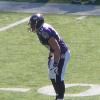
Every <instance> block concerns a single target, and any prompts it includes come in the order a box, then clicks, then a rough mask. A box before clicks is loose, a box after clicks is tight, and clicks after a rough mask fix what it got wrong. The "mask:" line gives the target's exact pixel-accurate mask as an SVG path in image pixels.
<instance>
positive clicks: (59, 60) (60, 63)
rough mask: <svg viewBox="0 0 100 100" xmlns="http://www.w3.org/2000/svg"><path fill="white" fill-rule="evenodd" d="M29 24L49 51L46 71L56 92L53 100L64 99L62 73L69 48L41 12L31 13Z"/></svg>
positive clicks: (63, 72) (68, 57)
mask: <svg viewBox="0 0 100 100" xmlns="http://www.w3.org/2000/svg"><path fill="white" fill-rule="evenodd" d="M29 25H30V29H31V31H32V32H35V33H36V34H37V36H38V38H39V40H40V43H41V44H42V45H44V46H46V47H47V48H48V50H49V51H50V53H49V57H48V58H49V59H48V73H49V78H50V80H51V82H52V85H53V87H54V90H55V92H56V99H55V100H64V93H65V84H64V74H65V69H66V66H67V64H68V61H69V59H70V50H69V48H68V47H67V45H66V44H65V43H64V41H63V40H62V39H61V37H60V36H59V34H58V32H57V31H56V30H55V29H54V28H53V27H52V26H51V25H49V24H47V23H44V17H43V15H42V14H34V15H32V16H31V17H30V20H29Z"/></svg>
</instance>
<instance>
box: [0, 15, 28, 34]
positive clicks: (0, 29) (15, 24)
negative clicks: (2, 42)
mask: <svg viewBox="0 0 100 100" xmlns="http://www.w3.org/2000/svg"><path fill="white" fill-rule="evenodd" d="M29 18H30V17H26V18H24V19H22V20H19V21H17V22H15V23H12V24H9V25H7V26H5V27H2V28H0V32H2V31H5V30H7V29H10V28H13V27H15V26H17V25H19V24H22V23H24V22H26V21H28V20H29Z"/></svg>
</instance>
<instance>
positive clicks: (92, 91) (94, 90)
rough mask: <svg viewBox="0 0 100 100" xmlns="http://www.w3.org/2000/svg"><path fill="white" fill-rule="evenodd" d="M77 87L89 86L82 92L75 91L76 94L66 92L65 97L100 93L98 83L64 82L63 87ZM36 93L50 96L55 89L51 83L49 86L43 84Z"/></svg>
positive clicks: (53, 94)
mask: <svg viewBox="0 0 100 100" xmlns="http://www.w3.org/2000/svg"><path fill="white" fill-rule="evenodd" d="M75 86H76V87H77V88H78V86H79V87H80V86H81V87H85V86H86V87H87V86H88V87H90V88H89V89H87V90H85V91H83V92H80V93H77V94H74V93H73V94H68V93H66V94H65V96H67V97H84V96H98V95H100V85H98V84H82V83H78V84H65V88H69V87H75ZM37 92H38V93H40V94H44V95H50V96H55V95H56V94H55V91H54V89H53V87H52V85H49V86H44V87H42V88H39V89H38V91H37Z"/></svg>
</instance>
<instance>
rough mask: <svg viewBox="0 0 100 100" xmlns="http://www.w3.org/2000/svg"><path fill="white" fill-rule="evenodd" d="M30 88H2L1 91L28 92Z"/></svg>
mask: <svg viewBox="0 0 100 100" xmlns="http://www.w3.org/2000/svg"><path fill="white" fill-rule="evenodd" d="M28 91H30V88H0V92H23V93H24V92H28Z"/></svg>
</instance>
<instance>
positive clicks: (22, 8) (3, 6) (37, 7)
mask: <svg viewBox="0 0 100 100" xmlns="http://www.w3.org/2000/svg"><path fill="white" fill-rule="evenodd" d="M0 11H4V12H7V11H8V12H21V13H37V12H38V13H51V14H74V15H96V16H97V15H98V16H100V6H98V5H76V4H66V3H60V4H59V3H28V2H9V1H8V2H5V1H1V2H0Z"/></svg>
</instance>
